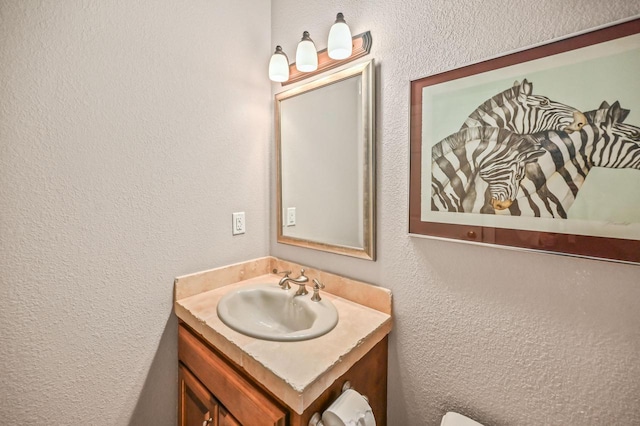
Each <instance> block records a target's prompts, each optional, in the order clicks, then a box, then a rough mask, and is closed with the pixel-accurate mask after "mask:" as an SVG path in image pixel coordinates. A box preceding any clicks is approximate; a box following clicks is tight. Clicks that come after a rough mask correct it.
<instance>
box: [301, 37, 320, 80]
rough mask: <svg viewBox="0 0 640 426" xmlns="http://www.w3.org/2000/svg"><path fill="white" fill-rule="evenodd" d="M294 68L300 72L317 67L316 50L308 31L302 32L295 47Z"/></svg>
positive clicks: (309, 70)
mask: <svg viewBox="0 0 640 426" xmlns="http://www.w3.org/2000/svg"><path fill="white" fill-rule="evenodd" d="M296 68H297V69H298V71H302V72H312V71H315V70H317V69H318V52H317V51H316V45H315V44H313V40H311V37H309V32H308V31H305V32H303V33H302V40H300V43H298V48H297V49H296Z"/></svg>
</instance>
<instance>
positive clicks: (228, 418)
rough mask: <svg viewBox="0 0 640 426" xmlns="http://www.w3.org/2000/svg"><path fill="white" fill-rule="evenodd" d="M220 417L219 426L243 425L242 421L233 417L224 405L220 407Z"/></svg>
mask: <svg viewBox="0 0 640 426" xmlns="http://www.w3.org/2000/svg"><path fill="white" fill-rule="evenodd" d="M219 413H220V414H219V415H218V419H219V421H220V422H219V423H218V426H241V425H240V422H238V421H237V420H236V419H235V417H233V416H232V415H231V414H230V413H229V412H228V411H227V410H225V409H224V407H220V411H219Z"/></svg>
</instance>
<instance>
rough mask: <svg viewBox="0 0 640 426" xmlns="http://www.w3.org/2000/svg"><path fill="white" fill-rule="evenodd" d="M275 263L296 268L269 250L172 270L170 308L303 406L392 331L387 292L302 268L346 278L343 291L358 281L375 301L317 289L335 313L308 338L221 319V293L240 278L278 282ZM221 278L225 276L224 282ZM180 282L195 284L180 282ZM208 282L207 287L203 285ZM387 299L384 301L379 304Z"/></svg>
mask: <svg viewBox="0 0 640 426" xmlns="http://www.w3.org/2000/svg"><path fill="white" fill-rule="evenodd" d="M278 266H280V268H278V269H279V270H283V269H284V268H285V267H286V268H288V269H290V270H294V271H295V270H296V266H299V265H293V264H291V263H288V262H284V261H280V260H278V259H275V258H272V257H269V258H262V259H257V260H255V261H249V262H245V263H242V264H236V265H230V266H229V267H225V268H218V269H214V270H211V271H205V272H202V273H198V274H192V275H189V276H185V277H180V278H177V279H176V289H175V292H176V302H175V312H176V315H177V316H178V318H180V319H181V320H182V321H184V322H185V323H186V324H187V325H189V326H190V327H191V328H192V329H193V330H195V331H196V332H197V333H199V334H200V335H202V336H203V337H204V338H205V340H207V341H208V342H209V343H211V345H212V346H214V347H216V349H218V350H219V351H220V352H222V353H223V354H224V355H226V356H227V357H228V358H229V359H231V360H232V361H234V362H235V363H236V364H237V365H238V366H240V367H241V368H242V369H243V370H244V371H245V372H246V373H247V374H248V375H249V376H251V377H252V378H253V379H255V380H256V381H258V382H259V383H261V384H262V385H263V386H265V387H266V388H267V389H269V390H270V391H271V392H272V393H273V394H274V395H275V396H276V397H278V398H279V399H280V400H282V401H283V402H284V403H285V404H287V405H288V406H289V407H291V408H292V409H293V410H295V411H296V412H297V413H299V414H302V412H303V411H304V410H305V409H306V408H307V407H308V406H309V405H310V404H311V403H312V402H313V401H315V399H316V398H318V397H319V396H320V394H322V392H323V391H324V390H326V389H327V388H328V387H329V386H330V385H331V384H332V383H333V382H334V381H335V380H336V379H337V378H339V377H340V376H341V375H342V374H344V373H345V372H346V371H348V370H349V368H350V367H351V366H352V365H353V364H355V363H356V362H357V361H358V360H359V359H360V358H362V357H363V356H364V355H365V354H366V353H367V352H368V351H369V350H371V348H373V347H374V346H375V345H376V344H377V343H378V342H380V341H381V340H382V339H383V338H384V337H385V336H386V335H387V334H388V333H389V332H390V331H391V327H392V319H391V293H390V292H389V291H388V290H386V289H384V288H381V287H376V286H372V285H368V284H365V283H361V282H358V281H352V282H350V281H351V280H347V279H345V278H343V277H337V276H334V275H332V274H328V273H325V272H322V271H315V270H313V269H309V268H305V270H306V271H307V272H306V274H307V275H308V276H309V277H310V278H315V277H319V279H321V281H322V282H324V283H325V285H326V286H327V289H331V288H335V289H339V288H340V287H342V286H349V285H350V284H351V285H352V288H350V289H345V291H344V292H343V293H344V295H345V296H350V295H351V293H353V292H354V289H357V290H358V291H357V294H358V298H359V299H361V300H369V301H371V302H372V303H370V305H374V306H375V307H376V308H378V309H374V308H372V307H369V306H365V305H364V304H360V303H355V302H353V301H351V300H349V299H347V298H346V297H340V296H339V295H336V294H335V293H337V292H334V294H331V293H328V292H321V295H322V297H323V298H326V299H327V300H330V301H331V302H332V303H333V304H334V305H335V307H336V309H337V310H338V315H339V320H338V324H337V325H336V327H335V328H334V329H333V330H331V331H330V332H329V333H327V334H325V335H323V336H320V337H317V338H315V339H311V340H305V341H299V342H273V341H267V340H261V339H255V338H252V337H249V336H245V335H243V334H240V333H238V332H236V331H234V330H232V329H231V328H229V327H227V326H226V325H225V324H224V323H223V322H222V321H221V320H220V319H219V318H218V314H217V311H216V309H217V305H218V301H219V300H220V298H221V297H222V296H224V295H225V294H227V293H228V292H230V291H233V290H234V289H236V288H238V287H242V286H245V285H253V284H258V283H277V282H278V281H279V280H280V278H281V277H280V276H278V275H274V274H271V273H269V271H271V270H272V269H273V268H274V267H276V268H277V267H278ZM261 272H266V273H264V274H260V273H261ZM292 276H295V274H292ZM234 277H235V278H237V279H235V280H234ZM332 277H337V278H339V281H340V282H339V283H337V285H335V283H334V285H330V282H331V283H333V280H332ZM243 278H244V279H243ZM345 280H347V281H349V282H345ZM224 281H226V282H228V283H227V284H224ZM187 287H190V288H191V289H193V288H196V289H197V290H185V289H186V288H187ZM210 287H214V288H213V289H208V288H210ZM199 290H201V291H199ZM196 291H199V292H196ZM194 292H195V294H191V293H194ZM366 292H370V294H369V295H366V294H364V295H363V293H366ZM181 296H182V297H181ZM387 302H388V309H385V308H383V309H382V310H380V307H381V306H385V305H386V304H387ZM384 311H386V312H384Z"/></svg>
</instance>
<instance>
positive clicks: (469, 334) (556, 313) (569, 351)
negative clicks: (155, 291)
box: [271, 0, 640, 426]
mask: <svg viewBox="0 0 640 426" xmlns="http://www.w3.org/2000/svg"><path fill="white" fill-rule="evenodd" d="M337 12H343V13H344V14H345V17H346V20H347V22H348V23H349V24H350V25H351V28H352V31H353V33H354V34H358V33H360V32H363V31H366V30H371V32H372V36H373V49H372V54H371V56H372V57H374V58H375V60H376V63H377V64H378V66H379V69H378V70H377V74H378V84H377V90H378V96H377V102H378V105H377V107H378V116H377V120H378V128H377V131H378V142H377V143H378V144H377V147H378V155H377V160H378V164H377V165H378V192H377V195H378V222H377V223H378V261H377V262H375V263H374V262H368V261H364V260H357V259H351V258H348V257H343V256H338V255H332V254H328V253H321V252H317V251H312V250H307V249H301V248H296V247H291V246H286V245H282V244H277V243H276V239H275V225H274V220H273V219H274V218H272V225H271V227H272V228H271V254H272V255H275V256H279V257H282V258H286V259H291V260H293V261H297V262H300V263H303V264H304V263H307V264H310V265H313V266H314V267H319V268H323V269H326V270H329V271H332V272H336V273H341V274H344V275H347V276H349V277H353V278H358V279H362V280H366V281H370V282H373V283H377V284H380V285H383V286H385V287H388V288H390V289H391V290H392V291H393V294H394V309H395V313H394V315H395V329H394V331H393V332H392V334H391V346H390V371H389V425H390V426H400V425H402V426H405V425H406V426H421V425H432V424H437V422H438V419H439V418H440V417H441V416H442V414H443V413H444V412H445V411H447V410H456V411H459V412H462V413H464V414H467V415H470V416H472V417H474V418H476V419H477V420H479V421H482V422H484V423H486V424H488V425H492V424H495V425H551V424H554V425H560V424H563V425H601V424H616V425H637V424H640V401H639V399H638V398H639V397H640V355H639V354H640V267H637V266H628V265H620V264H614V263H607V262H600V261H591V260H584V259H576V258H568V257H561V256H552V255H542V254H531V253H525V252H516V251H507V250H500V249H494V248H485V247H475V246H470V245H464V244H459V243H454V242H441V241H435V240H428V239H416V238H410V237H408V235H407V228H408V227H407V218H408V213H407V197H408V159H409V135H408V128H409V82H410V80H412V79H417V78H420V77H424V76H426V75H429V74H434V73H438V72H441V71H445V70H449V69H452V68H456V67H459V66H461V65H464V64H468V63H473V62H476V61H479V60H482V59H484V58H487V57H491V56H494V55H498V54H500V53H502V52H506V51H510V50H513V49H517V48H521V47H525V46H529V45H532V44H535V43H539V42H543V41H546V40H550V39H553V38H556V37H560V36H563V35H566V34H570V33H573V32H576V31H580V30H585V29H588V28H592V27H594V26H598V25H601V24H606V23H609V22H612V21H615V20H618V19H622V18H625V17H629V16H633V15H634V14H638V13H640V3H638V2H637V1H635V0H621V1H615V2H602V1H596V0H589V1H580V2H578V1H568V2H557V1H553V0H544V1H499V0H485V1H482V2H477V1H473V2H472V1H462V0H454V1H450V0H433V1H429V2H425V1H423V0H397V1H374V0H366V1H356V0H350V1H333V0H331V1H319V0H313V1H312V0H310V1H305V2H298V1H296V0H273V1H272V40H273V43H274V44H281V45H282V46H283V48H284V50H285V52H287V54H289V57H292V55H293V54H294V52H295V46H296V43H297V41H298V40H299V39H300V36H301V34H302V31H304V30H308V31H309V32H310V33H311V37H312V38H313V39H314V41H315V42H316V45H317V47H318V48H319V49H322V48H324V47H326V41H325V40H326V37H327V34H328V31H329V27H330V25H331V23H332V22H333V20H334V19H335V14H336V13H337ZM273 88H274V91H278V90H280V88H278V87H276V86H275V85H274V86H273ZM273 181H274V178H273V174H272V182H273ZM274 200H275V196H274V194H273V193H272V211H275V206H274Z"/></svg>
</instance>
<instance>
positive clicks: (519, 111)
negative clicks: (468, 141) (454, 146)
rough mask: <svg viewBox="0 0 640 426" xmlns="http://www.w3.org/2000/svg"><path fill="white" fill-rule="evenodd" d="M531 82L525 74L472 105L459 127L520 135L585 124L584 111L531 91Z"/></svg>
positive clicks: (577, 126)
mask: <svg viewBox="0 0 640 426" xmlns="http://www.w3.org/2000/svg"><path fill="white" fill-rule="evenodd" d="M532 92H533V83H530V82H529V81H527V79H526V78H525V79H524V80H523V81H522V83H519V82H518V81H516V82H514V84H513V86H512V87H511V88H509V89H507V90H505V91H503V92H501V93H498V94H497V95H495V96H493V97H492V98H491V99H488V100H487V101H485V102H484V103H483V104H482V105H480V106H479V107H478V108H476V109H475V110H474V111H473V112H472V113H471V115H469V117H468V118H467V119H466V120H465V122H464V124H463V125H462V127H461V130H462V129H466V128H470V127H482V126H489V127H499V128H503V129H508V130H511V131H512V132H514V133H518V134H521V135H524V134H530V133H536V132H542V131H545V130H562V131H564V132H566V133H571V132H575V131H579V130H580V129H581V128H582V126H584V125H586V124H587V118H586V117H585V115H584V114H583V113H582V112H580V111H578V110H577V109H575V108H573V107H570V106H567V105H564V104H561V103H559V102H555V101H552V100H551V99H549V98H547V97H546V96H540V95H533V94H532Z"/></svg>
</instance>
